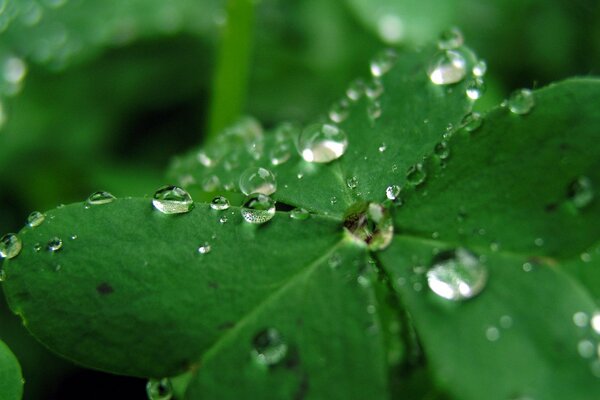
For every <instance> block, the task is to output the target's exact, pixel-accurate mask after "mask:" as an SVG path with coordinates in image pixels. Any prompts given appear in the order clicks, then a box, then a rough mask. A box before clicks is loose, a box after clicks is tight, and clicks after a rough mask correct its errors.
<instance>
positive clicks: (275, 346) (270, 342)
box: [252, 328, 288, 366]
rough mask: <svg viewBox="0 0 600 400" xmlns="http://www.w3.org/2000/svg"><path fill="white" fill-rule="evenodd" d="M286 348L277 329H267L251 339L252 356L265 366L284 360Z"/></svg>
mask: <svg viewBox="0 0 600 400" xmlns="http://www.w3.org/2000/svg"><path fill="white" fill-rule="evenodd" d="M287 351H288V346H287V344H286V343H285V341H284V339H283V337H282V336H281V334H280V333H279V331H278V330H277V329H274V328H267V329H265V330H263V331H261V332H259V333H258V334H256V336H254V339H252V356H253V357H254V358H255V360H256V361H257V362H258V363H260V364H262V365H266V366H271V365H275V364H277V363H279V362H281V361H283V359H284V358H285V356H286V354H287Z"/></svg>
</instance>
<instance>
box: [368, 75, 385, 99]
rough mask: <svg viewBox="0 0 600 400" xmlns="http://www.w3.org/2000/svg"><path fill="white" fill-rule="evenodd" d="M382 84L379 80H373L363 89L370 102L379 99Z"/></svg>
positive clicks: (382, 89) (381, 92)
mask: <svg viewBox="0 0 600 400" xmlns="http://www.w3.org/2000/svg"><path fill="white" fill-rule="evenodd" d="M383 91H384V88H383V83H381V80H379V79H373V80H372V81H371V83H370V84H368V85H367V86H366V87H365V94H366V95H367V97H368V98H369V99H371V100H375V99H377V98H379V97H380V96H381V95H382V94H383Z"/></svg>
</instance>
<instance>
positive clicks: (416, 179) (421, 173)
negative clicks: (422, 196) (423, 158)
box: [406, 164, 427, 186]
mask: <svg viewBox="0 0 600 400" xmlns="http://www.w3.org/2000/svg"><path fill="white" fill-rule="evenodd" d="M425 178H427V173H426V172H425V169H424V168H423V164H415V165H413V166H412V167H410V168H409V169H408V171H407V172H406V180H407V181H408V183H410V184H411V185H413V186H418V185H421V184H422V183H423V182H425Z"/></svg>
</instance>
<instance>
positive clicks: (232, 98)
mask: <svg viewBox="0 0 600 400" xmlns="http://www.w3.org/2000/svg"><path fill="white" fill-rule="evenodd" d="M255 3H256V1H255V0H228V1H227V7H226V12H227V20H226V22H225V25H224V26H223V30H222V32H221V44H220V46H219V54H218V58H217V64H216V68H215V73H214V80H213V87H212V99H211V105H210V114H209V122H208V123H209V126H208V137H207V138H206V139H207V140H210V139H214V138H215V137H216V136H217V134H218V133H219V132H221V131H222V130H223V129H224V128H225V127H227V126H228V125H230V124H231V123H233V122H234V121H235V120H236V119H237V118H238V117H239V116H240V115H241V114H242V112H243V111H244V107H245V105H246V96H247V87H248V79H249V72H250V58H251V55H252V42H253V36H254V34H253V33H254V13H255V10H254V8H255Z"/></svg>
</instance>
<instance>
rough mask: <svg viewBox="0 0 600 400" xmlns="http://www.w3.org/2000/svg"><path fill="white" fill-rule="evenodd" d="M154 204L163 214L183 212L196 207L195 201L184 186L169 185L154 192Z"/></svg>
mask: <svg viewBox="0 0 600 400" xmlns="http://www.w3.org/2000/svg"><path fill="white" fill-rule="evenodd" d="M152 205H153V206H154V208H156V209H157V210H158V211H160V212H161V213H163V214H182V213H187V212H189V211H191V210H192V208H194V201H193V200H192V196H190V194H189V193H188V192H186V191H185V190H183V189H182V188H180V187H177V186H168V185H167V186H163V187H161V188H160V189H158V190H157V191H156V192H155V193H154V197H153V199H152Z"/></svg>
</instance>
